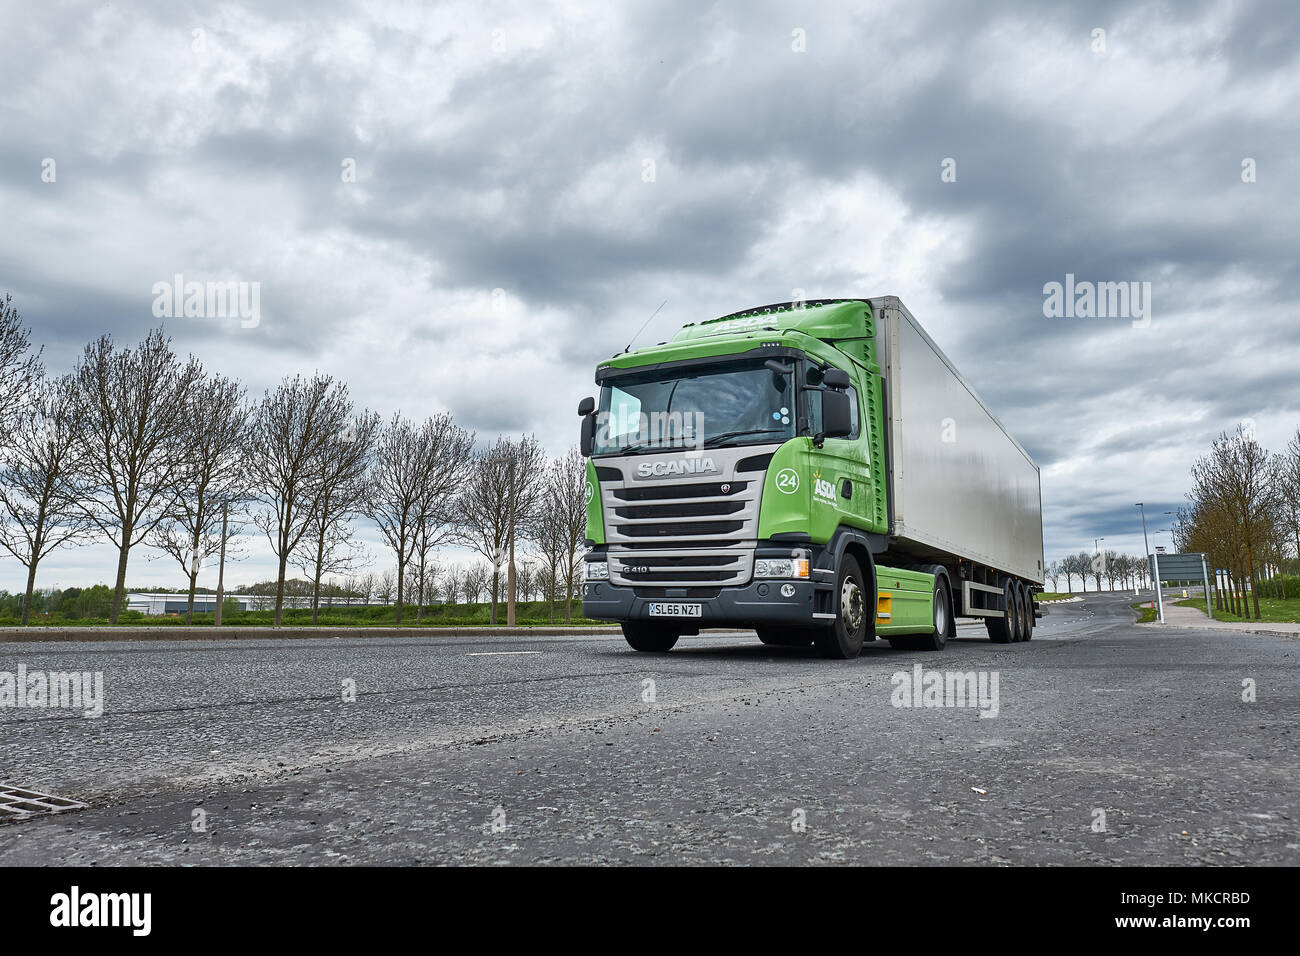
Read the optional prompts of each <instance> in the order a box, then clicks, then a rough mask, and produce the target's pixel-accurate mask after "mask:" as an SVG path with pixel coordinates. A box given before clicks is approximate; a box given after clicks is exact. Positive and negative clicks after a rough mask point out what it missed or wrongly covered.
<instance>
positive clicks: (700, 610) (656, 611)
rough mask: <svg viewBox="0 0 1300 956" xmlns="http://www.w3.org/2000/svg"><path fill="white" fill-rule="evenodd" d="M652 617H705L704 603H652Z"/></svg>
mask: <svg viewBox="0 0 1300 956" xmlns="http://www.w3.org/2000/svg"><path fill="white" fill-rule="evenodd" d="M650 616H651V617H703V616H704V605H703V604H651V605H650Z"/></svg>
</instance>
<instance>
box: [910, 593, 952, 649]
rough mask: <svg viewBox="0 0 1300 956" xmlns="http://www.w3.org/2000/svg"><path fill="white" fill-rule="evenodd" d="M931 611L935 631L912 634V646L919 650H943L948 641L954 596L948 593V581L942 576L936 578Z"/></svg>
mask: <svg viewBox="0 0 1300 956" xmlns="http://www.w3.org/2000/svg"><path fill="white" fill-rule="evenodd" d="M930 613H931V614H932V615H933V617H934V620H933V624H934V633H933V634H913V635H912V640H913V642H914V643H913V645H912V646H913V647H915V648H916V649H917V650H918V651H941V650H943V646H944V645H945V644H947V643H948V627H949V626H950V625H951V624H952V598H951V596H950V595H949V594H948V584H947V582H945V581H944V580H943V578H940V577H936V578H935V579H934V598H933V599H932V603H931V612H930Z"/></svg>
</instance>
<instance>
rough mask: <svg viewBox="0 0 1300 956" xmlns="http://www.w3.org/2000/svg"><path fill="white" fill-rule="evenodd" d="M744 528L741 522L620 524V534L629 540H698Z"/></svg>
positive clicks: (743, 523)
mask: <svg viewBox="0 0 1300 956" xmlns="http://www.w3.org/2000/svg"><path fill="white" fill-rule="evenodd" d="M744 526H745V522H743V521H689V522H687V521H676V522H671V523H663V524H621V525H618V526H617V527H618V531H619V533H620V534H625V535H627V536H628V537H629V538H698V537H700V536H702V535H706V534H707V535H710V536H712V535H719V534H731V533H733V532H735V531H739V530H740V529H741V528H743V527H744Z"/></svg>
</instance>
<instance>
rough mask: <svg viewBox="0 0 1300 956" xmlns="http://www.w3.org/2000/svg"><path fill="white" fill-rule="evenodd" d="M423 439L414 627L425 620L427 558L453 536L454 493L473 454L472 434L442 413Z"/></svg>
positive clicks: (427, 423) (456, 518)
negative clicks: (423, 462)
mask: <svg viewBox="0 0 1300 956" xmlns="http://www.w3.org/2000/svg"><path fill="white" fill-rule="evenodd" d="M422 435H423V437H424V441H422V442H421V450H422V452H423V454H424V455H425V456H426V461H425V467H424V468H423V469H421V471H420V474H421V477H422V481H423V484H422V486H421V488H420V493H419V496H418V500H417V505H416V517H415V548H414V552H413V554H414V558H415V573H416V589H417V591H418V592H419V595H420V598H419V600H418V601H417V602H416V610H415V620H416V622H417V623H418V622H419V621H421V620H423V618H424V605H425V594H426V578H427V577H428V576H429V574H430V568H431V561H430V554H431V553H432V552H433V551H434V549H436V548H437V547H438V546H440V545H441V544H443V543H445V542H446V541H448V540H450V539H451V538H452V537H453V536H454V534H455V531H456V527H457V524H458V522H459V520H460V519H459V515H458V514H457V511H456V499H455V491H456V488H457V487H458V486H459V484H460V480H461V477H462V476H463V474H464V470H465V462H466V461H468V460H469V459H470V457H471V455H472V454H473V451H474V435H473V433H471V432H467V431H465V430H464V429H463V428H461V427H459V426H458V425H456V423H455V422H454V421H453V420H452V417H451V415H450V414H448V413H445V412H444V413H442V414H439V415H434V416H433V417H431V418H429V419H426V421H425V423H424V428H423V431H422ZM435 570H436V569H435Z"/></svg>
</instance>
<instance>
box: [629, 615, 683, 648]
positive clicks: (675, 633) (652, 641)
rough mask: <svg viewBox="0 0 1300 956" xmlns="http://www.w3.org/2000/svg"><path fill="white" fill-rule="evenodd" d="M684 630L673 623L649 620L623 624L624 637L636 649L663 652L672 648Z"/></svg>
mask: <svg viewBox="0 0 1300 956" xmlns="http://www.w3.org/2000/svg"><path fill="white" fill-rule="evenodd" d="M681 635H682V632H681V631H680V630H679V629H678V628H676V627H674V626H673V625H671V624H654V623H651V622H648V621H628V622H627V623H625V624H624V625H623V639H624V640H625V641H627V642H628V644H629V645H631V647H632V649H633V650H635V651H644V652H646V653H651V654H662V653H663V652H664V651H669V650H672V647H673V645H674V644H676V643H677V638H679V637H681Z"/></svg>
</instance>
